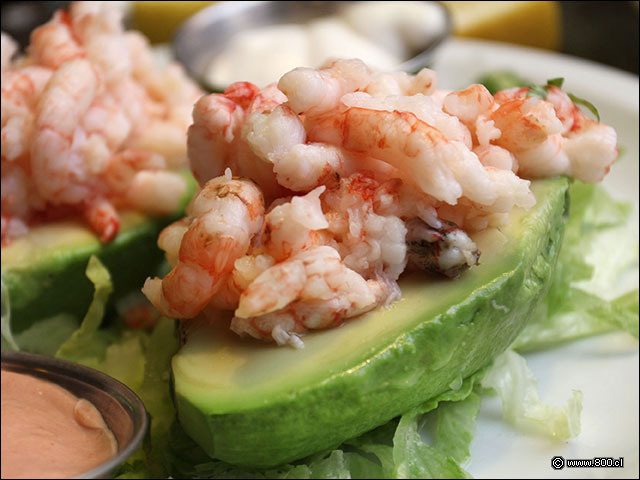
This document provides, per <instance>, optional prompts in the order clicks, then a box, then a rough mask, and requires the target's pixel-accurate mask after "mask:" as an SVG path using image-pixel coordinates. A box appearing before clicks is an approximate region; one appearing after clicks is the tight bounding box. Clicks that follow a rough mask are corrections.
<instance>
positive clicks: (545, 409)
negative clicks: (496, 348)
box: [480, 350, 582, 440]
mask: <svg viewBox="0 0 640 480" xmlns="http://www.w3.org/2000/svg"><path fill="white" fill-rule="evenodd" d="M480 384H481V385H482V387H484V388H493V389H494V390H495V391H496V392H497V393H498V395H499V396H500V400H501V401H502V411H503V414H504V417H505V419H506V420H507V421H508V422H510V423H511V424H513V425H515V426H516V427H519V428H522V429H525V430H528V429H532V430H537V431H540V432H544V433H547V434H549V435H550V436H552V437H554V438H557V439H560V440H567V439H569V438H574V437H576V436H577V435H578V434H579V433H580V413H581V412H582V392H580V391H578V390H574V391H573V395H572V396H571V398H569V400H568V401H567V403H566V404H565V405H564V406H562V407H556V406H549V405H546V404H545V403H543V402H542V400H541V399H540V395H539V393H538V380H537V379H536V378H535V376H534V375H533V372H531V370H530V369H529V367H528V366H527V362H526V360H525V359H524V358H523V357H521V356H520V355H518V354H517V353H516V352H514V351H513V350H507V351H506V352H504V353H503V354H501V355H500V356H498V357H497V358H496V359H495V360H494V362H493V365H492V367H491V368H490V369H489V370H488V371H487V374H486V375H485V376H484V378H483V379H482V380H481V382H480Z"/></svg>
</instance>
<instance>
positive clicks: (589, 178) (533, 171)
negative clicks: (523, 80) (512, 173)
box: [489, 86, 618, 182]
mask: <svg viewBox="0 0 640 480" xmlns="http://www.w3.org/2000/svg"><path fill="white" fill-rule="evenodd" d="M546 90H547V99H546V101H545V100H540V99H538V98H535V97H526V95H527V94H528V92H529V89H528V88H517V89H509V90H505V91H503V92H498V93H497V94H496V95H495V98H496V101H498V102H499V103H502V104H501V105H500V107H499V108H498V109H497V110H495V111H494V112H493V113H492V114H491V115H490V116H489V118H491V119H493V120H494V121H495V125H496V127H497V128H498V129H500V131H501V133H502V134H501V136H500V138H498V139H497V140H495V143H496V144H497V145H500V146H502V147H505V148H507V149H508V150H510V151H512V152H513V153H514V154H515V156H516V159H517V160H518V163H519V165H520V169H521V170H519V172H520V173H521V174H522V175H523V176H525V177H529V178H536V177H545V176H551V175H571V176H573V177H576V178H578V179H580V180H582V181H584V182H598V181H600V180H602V178H603V177H604V176H605V175H606V173H607V172H608V171H609V168H610V167H611V164H612V163H613V162H614V161H615V159H616V158H617V156H618V148H617V137H616V133H615V131H614V129H613V128H611V127H610V126H608V125H604V124H601V123H598V122H596V121H594V120H592V119H590V118H588V117H587V116H586V115H584V113H582V111H581V110H580V108H578V106H577V105H575V104H574V103H573V101H572V100H571V99H570V98H569V96H568V95H567V94H566V93H565V92H563V91H562V90H561V89H560V88H558V87H556V86H548V87H547V89H546Z"/></svg>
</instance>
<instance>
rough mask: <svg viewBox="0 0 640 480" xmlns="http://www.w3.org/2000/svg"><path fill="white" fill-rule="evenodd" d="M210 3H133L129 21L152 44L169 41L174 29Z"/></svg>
mask: <svg viewBox="0 0 640 480" xmlns="http://www.w3.org/2000/svg"><path fill="white" fill-rule="evenodd" d="M212 3H215V2H211V1H183V2H158V1H150V2H133V5H132V9H131V21H132V24H133V28H135V29H136V30H140V31H141V32H142V33H144V34H145V35H146V36H147V37H148V38H149V40H150V41H151V42H152V43H162V42H168V41H170V40H171V36H172V35H173V34H174V33H175V30H176V28H178V26H179V25H180V24H181V23H182V22H184V21H185V20H186V19H187V18H189V17H190V16H191V15H193V14H194V13H196V12H197V11H198V10H200V9H201V8H204V7H206V6H208V5H210V4H212Z"/></svg>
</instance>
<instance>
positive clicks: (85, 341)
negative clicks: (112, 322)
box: [56, 256, 113, 368]
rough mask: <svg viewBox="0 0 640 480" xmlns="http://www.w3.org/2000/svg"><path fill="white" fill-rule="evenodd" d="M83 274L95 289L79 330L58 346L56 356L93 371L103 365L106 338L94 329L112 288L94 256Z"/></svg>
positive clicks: (100, 321)
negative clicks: (85, 366)
mask: <svg viewBox="0 0 640 480" xmlns="http://www.w3.org/2000/svg"><path fill="white" fill-rule="evenodd" d="M86 274H87V277H88V278H89V280H91V282H92V283H93V285H94V287H95V292H94V294H93V300H92V301H91V304H90V305H89V310H88V311H87V314H86V315H85V316H84V319H83V320H82V323H81V324H80V328H78V330H76V331H75V332H73V335H71V337H70V338H69V339H68V340H67V341H66V342H64V343H63V344H62V345H61V346H60V348H59V349H58V351H57V352H56V357H59V358H63V359H65V360H71V361H75V362H78V363H82V364H83V365H87V366H91V367H94V368H97V367H98V365H102V364H103V363H104V357H105V352H106V350H107V347H108V338H106V337H105V336H103V335H100V334H99V331H98V329H99V328H100V324H101V323H102V319H103V318H104V313H105V308H106V304H107V301H108V300H109V296H110V295H111V292H112V291H113V285H112V283H111V276H110V275H109V272H108V270H107V269H106V268H105V267H104V265H103V264H102V263H101V262H100V260H98V258H97V257H95V256H92V257H91V258H90V259H89V263H88V265H87V269H86Z"/></svg>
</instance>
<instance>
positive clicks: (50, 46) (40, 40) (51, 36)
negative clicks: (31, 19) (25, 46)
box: [28, 10, 86, 70]
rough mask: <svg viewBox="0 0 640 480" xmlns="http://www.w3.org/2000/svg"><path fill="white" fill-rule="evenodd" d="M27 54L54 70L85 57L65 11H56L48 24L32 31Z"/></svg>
mask: <svg viewBox="0 0 640 480" xmlns="http://www.w3.org/2000/svg"><path fill="white" fill-rule="evenodd" d="M28 52H29V55H30V56H31V57H32V58H33V59H34V60H35V61H36V63H38V64H40V65H42V66H44V67H47V68H51V69H54V70H55V69H57V68H59V67H60V66H61V65H62V64H63V63H65V62H68V61H70V60H74V59H77V58H85V57H86V52H85V51H84V49H83V48H82V46H81V45H80V44H79V43H78V41H77V38H76V36H75V34H74V32H73V30H72V27H71V17H70V15H69V13H68V12H67V11H65V10H58V11H57V12H56V13H55V14H54V15H53V18H52V19H51V21H50V22H48V23H46V24H44V25H42V26H40V27H38V28H36V29H35V30H34V31H33V33H32V34H31V44H30V46H29V50H28Z"/></svg>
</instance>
